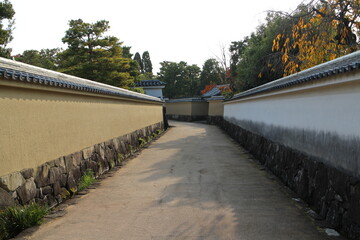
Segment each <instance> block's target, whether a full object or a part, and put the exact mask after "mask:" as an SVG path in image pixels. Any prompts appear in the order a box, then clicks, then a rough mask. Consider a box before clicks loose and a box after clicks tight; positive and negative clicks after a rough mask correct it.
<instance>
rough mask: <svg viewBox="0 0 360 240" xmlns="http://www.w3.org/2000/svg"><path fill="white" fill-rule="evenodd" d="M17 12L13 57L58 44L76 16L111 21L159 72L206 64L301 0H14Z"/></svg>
mask: <svg viewBox="0 0 360 240" xmlns="http://www.w3.org/2000/svg"><path fill="white" fill-rule="evenodd" d="M10 2H11V3H12V4H13V6H14V10H15V12H16V13H15V19H16V23H15V30H14V34H13V36H14V40H13V41H12V42H11V44H10V47H11V48H12V49H13V55H15V54H18V53H22V52H23V51H24V50H30V49H36V50H40V49H42V48H56V47H62V48H65V47H66V46H65V45H63V44H62V42H61V38H62V37H64V35H65V31H66V30H67V29H68V22H69V20H71V19H79V18H81V19H83V20H84V21H85V22H90V23H94V22H96V21H97V20H102V19H105V20H108V21H109V22H110V26H111V29H110V31H109V32H108V34H107V35H112V36H116V37H118V38H119V39H120V40H121V41H122V42H124V45H126V46H131V47H132V48H131V50H132V51H131V52H132V53H133V54H135V52H140V54H142V52H144V51H149V53H150V57H151V60H152V63H153V66H154V73H157V72H158V69H159V67H160V65H159V63H160V62H162V61H176V62H179V61H185V62H187V63H188V64H197V65H198V66H199V67H202V65H203V63H204V61H205V60H206V59H208V58H212V57H215V55H219V52H220V48H221V46H228V45H229V44H230V42H231V41H239V40H242V39H243V38H244V37H245V36H248V35H249V34H250V33H251V32H253V31H255V29H256V27H257V26H258V25H259V24H260V23H261V22H263V21H264V18H265V16H266V12H265V11H266V10H282V11H291V10H293V9H295V7H296V6H297V5H298V4H299V3H300V2H301V0H271V1H270V0H253V1H251V0H181V1H179V0H126V1H124V0H118V1H115V0H96V1H95V0H61V1H54V0H52V1H50V0H10Z"/></svg>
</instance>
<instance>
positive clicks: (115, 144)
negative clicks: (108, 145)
mask: <svg viewBox="0 0 360 240" xmlns="http://www.w3.org/2000/svg"><path fill="white" fill-rule="evenodd" d="M112 144H113V146H114V149H115V151H116V152H119V151H120V142H119V139H118V138H114V139H113V140H112Z"/></svg>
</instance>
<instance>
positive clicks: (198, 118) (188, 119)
mask: <svg viewBox="0 0 360 240" xmlns="http://www.w3.org/2000/svg"><path fill="white" fill-rule="evenodd" d="M166 117H167V118H168V119H170V120H177V121H184V122H193V121H203V120H206V118H207V116H191V115H177V114H166Z"/></svg>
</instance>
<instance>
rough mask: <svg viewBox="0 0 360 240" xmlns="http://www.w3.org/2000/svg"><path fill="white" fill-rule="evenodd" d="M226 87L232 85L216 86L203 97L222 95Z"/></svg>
mask: <svg viewBox="0 0 360 240" xmlns="http://www.w3.org/2000/svg"><path fill="white" fill-rule="evenodd" d="M222 87H224V88H226V87H230V84H222V85H216V86H215V87H214V88H213V89H211V90H210V91H208V92H206V93H204V94H203V95H202V97H211V96H216V95H218V94H220V93H221V88H222Z"/></svg>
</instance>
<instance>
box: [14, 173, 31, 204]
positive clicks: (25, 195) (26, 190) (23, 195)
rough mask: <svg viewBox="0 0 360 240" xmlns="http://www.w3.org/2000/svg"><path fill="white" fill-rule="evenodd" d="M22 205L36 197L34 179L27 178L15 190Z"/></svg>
mask: <svg viewBox="0 0 360 240" xmlns="http://www.w3.org/2000/svg"><path fill="white" fill-rule="evenodd" d="M16 192H17V194H18V196H19V198H20V201H21V203H22V204H26V203H28V202H29V201H30V200H32V199H34V198H35V196H36V185H35V182H34V178H29V179H27V180H26V182H25V183H24V184H23V185H21V186H20V187H19V188H18V189H17V190H16Z"/></svg>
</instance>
